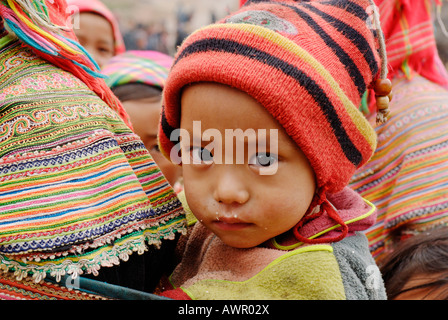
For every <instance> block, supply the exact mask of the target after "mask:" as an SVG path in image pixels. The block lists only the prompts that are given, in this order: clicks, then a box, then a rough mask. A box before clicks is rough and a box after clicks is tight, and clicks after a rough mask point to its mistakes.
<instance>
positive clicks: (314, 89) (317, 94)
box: [173, 38, 362, 166]
mask: <svg viewBox="0 0 448 320" xmlns="http://www.w3.org/2000/svg"><path fill="white" fill-rule="evenodd" d="M207 51H217V52H228V53H232V54H238V55H241V56H244V57H247V58H249V59H254V60H257V61H259V62H261V63H264V64H266V65H269V66H271V67H273V68H275V69H278V70H280V71H282V72H283V73H284V74H285V75H287V76H290V77H292V78H293V79H295V80H296V81H298V82H299V84H300V85H301V86H302V87H303V88H304V89H305V90H307V92H308V93H309V94H310V96H312V97H313V99H314V101H315V102H316V103H317V104H318V105H319V107H320V109H321V110H322V112H323V113H324V115H325V117H326V118H327V121H328V123H329V124H330V126H331V128H332V129H333V132H334V134H335V136H336V139H337V141H338V143H339V145H340V147H341V149H342V151H343V153H344V154H345V156H346V157H347V159H348V160H349V161H350V162H351V163H352V164H353V165H355V166H358V165H359V164H360V163H361V161H362V154H361V152H360V151H359V150H358V149H357V148H356V146H355V145H354V144H353V142H352V141H351V140H350V137H349V136H348V134H347V132H346V131H345V129H344V127H343V126H342V123H341V119H339V116H338V114H337V112H336V110H335V109H334V106H333V105H332V104H331V102H330V100H329V98H328V96H327V95H326V94H325V92H324V90H323V89H322V88H321V87H320V86H319V85H318V84H317V83H316V82H315V81H314V80H313V79H312V78H310V77H309V76H308V75H306V74H305V73H304V72H303V71H301V70H299V69H297V68H296V66H294V65H292V64H290V63H288V62H286V61H283V60H281V59H279V58H277V57H275V56H273V55H271V54H269V53H267V52H265V51H261V50H259V49H257V48H254V47H250V46H248V45H245V44H242V43H238V42H236V41H233V40H226V39H216V38H211V39H207V38H206V39H201V40H197V41H195V42H193V43H191V44H190V45H188V46H187V47H186V48H184V49H183V50H182V52H181V53H180V55H179V56H178V57H177V59H176V60H175V62H174V64H173V68H174V67H175V65H176V64H177V63H178V62H179V61H180V60H181V59H184V58H186V57H188V56H189V55H192V54H194V53H199V52H207Z"/></svg>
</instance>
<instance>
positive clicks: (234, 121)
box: [181, 83, 315, 248]
mask: <svg viewBox="0 0 448 320" xmlns="http://www.w3.org/2000/svg"><path fill="white" fill-rule="evenodd" d="M181 103H182V117H181V129H182V130H186V132H188V133H189V136H190V141H186V139H185V140H181V148H182V153H183V156H185V153H187V152H189V155H190V158H191V161H189V164H188V163H185V161H183V164H182V168H183V177H184V186H185V195H186V197H187V202H188V205H189V206H190V208H191V210H192V211H193V213H194V214H195V216H196V218H197V219H198V220H199V221H201V222H202V223H203V224H204V225H205V226H206V227H208V228H209V229H210V230H211V231H213V232H214V233H215V234H216V235H218V236H219V238H220V239H221V240H222V241H223V242H224V243H226V244H227V245H229V246H232V247H237V248H249V247H254V246H257V245H259V244H261V243H263V242H265V241H266V240H269V239H271V238H273V237H275V236H277V235H280V234H282V233H284V232H286V231H288V230H290V229H291V228H292V227H294V226H295V225H296V224H297V223H298V222H299V220H300V219H301V218H302V217H303V215H304V214H305V212H306V211H307V209H308V207H309V206H310V203H311V200H312V198H313V196H314V193H315V177H314V172H313V170H312V168H311V166H310V164H309V162H308V160H307V159H306V157H305V156H304V154H303V153H302V151H301V150H300V149H299V148H298V147H297V145H296V144H295V143H294V142H293V141H292V139H291V138H290V137H289V136H288V135H287V134H286V132H285V131H284V129H283V128H282V127H281V126H280V125H279V124H278V122H277V121H276V120H275V119H274V118H273V117H272V116H271V115H270V114H269V113H268V112H267V111H266V110H265V109H264V108H263V107H262V106H261V105H260V104H259V103H258V102H257V101H256V100H255V99H253V98H252V97H250V96H249V95H247V94H246V93H243V92H241V91H238V90H236V89H233V88H230V87H228V86H224V85H221V84H216V83H214V84H212V83H200V84H195V85H193V86H191V87H188V88H186V89H185V90H184V92H183V94H182V100H181ZM193 121H200V124H201V131H202V132H199V137H198V136H197V134H198V130H197V129H196V130H194V129H193V128H194V125H193ZM196 128H197V123H196ZM208 129H214V130H215V131H214V132H215V133H220V134H221V136H222V141H219V140H220V139H215V140H214V141H215V146H214V148H212V147H210V143H211V142H210V141H207V140H204V139H202V138H201V137H202V133H203V132H204V131H205V130H208ZM226 129H233V130H235V129H241V130H242V131H243V132H249V131H246V130H249V129H253V130H255V132H257V135H255V136H252V137H251V138H248V139H244V138H243V139H242V140H244V162H243V163H241V162H239V164H232V163H231V162H232V160H233V163H236V161H237V159H236V155H237V152H238V150H236V149H237V146H238V144H237V143H233V147H229V145H227V146H226V143H229V141H228V140H227V139H225V130H226ZM260 129H266V133H267V139H265V138H264V136H263V135H262V134H261V133H262V131H259V130H260ZM235 132H236V131H235ZM274 132H276V133H277V135H278V138H277V139H273V140H274V141H271V136H274V137H275V134H274ZM258 133H260V134H258ZM194 134H195V135H194ZM194 138H198V139H199V142H198V141H194ZM252 138H254V139H252ZM230 140H231V139H230ZM263 141H265V142H267V143H265V144H264V145H263V143H262V142H263ZM230 143H232V141H230ZM275 144H277V145H275ZM207 146H209V148H208V149H210V150H209V151H211V154H208V153H207V151H206V152H203V153H202V155H201V153H200V152H198V151H200V150H201V148H205V147H207ZM231 146H232V145H231ZM254 146H255V147H254ZM276 148H278V152H276V151H277V150H276ZM219 150H220V152H221V154H222V158H221V163H219V161H220V160H219V159H217V158H218V157H217V155H219ZM249 151H250V152H252V153H251V154H248V152H249ZM212 157H213V159H212ZM193 160H195V161H196V163H193ZM199 160H203V161H202V162H200V161H199ZM268 160H269V161H270V162H269V161H268ZM197 162H200V163H197ZM217 162H218V163H217ZM270 168H271V169H272V170H271V172H270V173H269V170H270ZM262 169H264V170H265V171H264V174H261V172H262Z"/></svg>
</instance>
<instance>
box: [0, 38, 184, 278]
mask: <svg viewBox="0 0 448 320" xmlns="http://www.w3.org/2000/svg"><path fill="white" fill-rule="evenodd" d="M7 37H8V39H9V41H4V40H5V38H3V39H2V40H3V41H2V42H3V47H0V269H2V270H3V271H4V272H13V273H14V275H15V277H16V279H17V280H18V281H20V280H21V279H25V278H26V277H28V276H30V277H31V276H32V277H33V279H34V281H36V282H39V281H41V280H42V279H43V278H45V277H46V276H47V274H48V275H51V276H53V277H56V278H57V279H58V280H59V279H60V278H61V276H63V275H64V274H74V275H76V274H82V273H89V274H94V275H96V274H97V273H98V270H99V269H100V268H101V267H105V266H113V265H117V264H119V263H120V260H122V261H126V260H128V258H129V255H130V254H132V253H133V252H138V253H139V254H140V253H143V252H144V251H145V250H147V246H148V245H155V246H159V245H160V244H161V243H162V241H164V240H165V239H166V241H169V240H170V239H173V238H174V237H175V234H176V233H178V232H184V226H185V217H184V213H183V209H182V206H181V203H180V202H179V200H178V199H177V197H176V196H175V193H174V192H173V190H172V188H171V186H170V185H169V184H168V182H167V180H166V179H165V177H164V176H163V175H162V173H161V171H160V170H159V168H158V167H157V166H156V164H155V163H154V161H153V160H152V158H151V156H150V155H149V153H148V151H147V150H146V149H145V147H144V145H143V143H142V142H141V140H140V138H139V137H138V136H137V135H135V134H134V133H133V132H132V131H131V130H130V129H129V127H127V126H126V125H125V123H124V122H123V121H122V120H121V119H120V117H119V116H118V114H117V113H116V112H115V111H113V110H112V109H111V108H110V107H109V106H108V105H107V104H105V103H104V102H103V101H102V100H101V99H100V98H99V97H98V96H97V95H96V94H95V93H93V92H92V91H91V90H90V89H89V88H88V87H87V86H86V85H85V84H84V83H83V82H82V81H80V80H79V79H78V78H76V77H74V76H73V75H72V74H70V73H68V72H65V71H63V70H61V69H59V68H57V67H55V66H54V65H51V64H49V63H48V62H47V61H45V60H43V59H41V58H40V57H38V56H36V55H35V54H34V53H33V52H32V51H31V50H29V49H27V48H26V47H23V46H22V45H21V42H20V41H18V40H14V38H13V37H12V36H7ZM135 254H136V253H135Z"/></svg>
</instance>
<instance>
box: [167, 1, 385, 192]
mask: <svg viewBox="0 0 448 320" xmlns="http://www.w3.org/2000/svg"><path fill="white" fill-rule="evenodd" d="M369 6H370V2H369V1H368V0H350V1H348V0H333V1H331V0H330V1H328V0H326V1H306V2H305V1H303V2H300V3H297V2H296V1H269V2H266V1H248V3H246V4H245V5H244V6H243V7H242V8H240V10H238V11H237V12H235V13H233V14H231V15H230V16H228V17H226V18H224V19H223V20H222V21H219V22H218V23H216V24H213V25H209V26H207V27H204V28H202V29H199V30H197V31H196V32H194V33H193V34H191V35H190V36H189V37H188V38H187V39H186V40H185V41H184V42H183V44H182V46H181V47H180V48H179V50H178V53H177V55H176V57H175V61H174V64H173V67H172V69H171V72H170V74H169V76H168V79H167V82H166V85H165V91H164V95H163V109H162V118H161V125H160V128H159V143H160V147H161V150H162V152H164V154H165V155H166V156H167V157H169V154H170V151H171V148H172V147H173V146H175V144H176V143H177V141H170V136H171V133H172V132H173V131H174V130H175V129H177V128H179V124H180V97H181V91H182V88H183V87H185V86H186V85H188V84H191V83H197V82H217V83H222V84H226V85H229V86H231V87H234V88H237V89H240V90H242V91H244V92H246V93H247V94H249V95H251V96H252V97H253V98H255V99H256V100H257V101H258V102H259V103H260V104H261V105H263V106H264V107H265V108H266V109H267V110H268V111H269V112H270V114H271V115H272V116H273V117H274V118H275V119H276V120H277V121H278V122H279V123H280V124H281V125H282V126H283V127H284V128H285V130H286V132H287V133H288V135H289V136H290V137H291V138H292V139H293V140H294V141H295V142H296V143H297V145H298V146H299V147H300V149H301V150H302V151H303V152H304V154H305V155H306V156H307V158H308V160H309V162H310V164H311V166H312V167H313V169H314V172H315V174H316V178H317V183H318V187H319V188H320V189H324V190H326V191H327V192H330V193H334V192H337V191H339V190H341V189H342V188H343V187H345V186H346V185H347V184H348V182H349V179H350V177H351V176H352V175H353V173H354V172H355V170H356V169H357V168H359V167H360V166H362V165H363V164H364V163H366V162H367V161H368V160H369V159H370V157H371V156H372V154H373V152H374V150H375V148H376V134H375V131H374V129H373V128H372V127H371V126H370V124H369V123H368V122H367V120H366V119H365V118H364V117H363V115H362V114H361V113H360V111H359V110H358V106H359V105H360V103H361V99H362V95H363V94H364V92H365V91H366V89H367V88H368V87H369V85H370V84H371V83H372V82H373V80H375V79H376V78H377V77H378V73H379V70H380V62H381V60H380V56H379V53H378V48H379V42H378V39H377V38H376V35H377V34H378V32H376V31H375V30H374V28H372V24H369V23H368V22H369V21H370V19H369V14H368V12H369V9H368V7H369Z"/></svg>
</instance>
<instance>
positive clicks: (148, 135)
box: [123, 96, 182, 186]
mask: <svg viewBox="0 0 448 320" xmlns="http://www.w3.org/2000/svg"><path fill="white" fill-rule="evenodd" d="M160 99H161V98H160V96H154V97H151V98H144V99H138V100H128V101H124V102H123V107H124V108H125V109H126V112H127V113H128V115H129V117H130V119H131V122H132V126H133V128H134V131H135V133H136V134H137V135H138V136H139V137H140V138H141V140H142V142H143V143H144V144H145V146H146V149H148V151H149V153H150V154H151V156H152V157H153V159H154V161H155V162H156V163H157V165H158V167H159V168H160V170H161V171H162V173H163V174H164V176H165V178H166V179H167V180H168V182H169V183H170V184H171V185H172V186H173V185H174V184H175V183H176V181H177V180H178V178H179V177H180V175H181V173H182V169H181V168H180V167H179V166H177V165H174V164H172V163H171V162H170V161H169V160H168V159H166V158H165V157H164V156H163V155H162V153H161V152H160V150H159V145H158V141H157V129H158V125H159V117H160V108H161V101H160Z"/></svg>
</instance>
